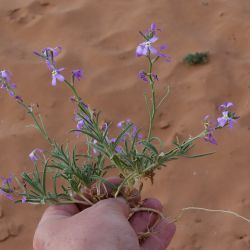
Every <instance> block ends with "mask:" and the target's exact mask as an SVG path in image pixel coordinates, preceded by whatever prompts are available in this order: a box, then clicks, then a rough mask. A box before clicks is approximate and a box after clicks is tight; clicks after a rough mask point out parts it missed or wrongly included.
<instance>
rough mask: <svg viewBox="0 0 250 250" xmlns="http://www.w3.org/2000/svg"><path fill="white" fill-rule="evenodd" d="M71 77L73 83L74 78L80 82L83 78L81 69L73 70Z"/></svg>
mask: <svg viewBox="0 0 250 250" xmlns="http://www.w3.org/2000/svg"><path fill="white" fill-rule="evenodd" d="M72 77H73V81H74V80H75V78H76V79H77V80H78V81H80V80H81V78H82V77H83V70H82V69H77V70H73V71H72Z"/></svg>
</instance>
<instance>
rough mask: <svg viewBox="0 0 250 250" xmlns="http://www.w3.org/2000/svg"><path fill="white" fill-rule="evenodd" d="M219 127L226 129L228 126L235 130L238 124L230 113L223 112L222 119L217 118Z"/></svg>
mask: <svg viewBox="0 0 250 250" xmlns="http://www.w3.org/2000/svg"><path fill="white" fill-rule="evenodd" d="M217 122H218V125H217V126H218V127H221V128H223V127H225V125H227V124H228V127H229V128H233V125H234V123H235V122H236V121H235V119H234V118H233V117H231V113H230V112H228V111H223V112H222V117H219V118H217Z"/></svg>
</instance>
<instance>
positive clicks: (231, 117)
mask: <svg viewBox="0 0 250 250" xmlns="http://www.w3.org/2000/svg"><path fill="white" fill-rule="evenodd" d="M160 32H161V30H160V29H159V28H158V27H157V26H156V25H155V24H152V25H151V27H150V28H149V29H148V30H146V31H144V32H139V34H140V35H141V39H142V40H141V43H139V45H138V46H137V47H136V49H135V56H137V57H138V60H139V58H140V59H145V60H146V61H147V64H148V67H147V69H142V70H141V71H140V72H139V79H140V80H141V81H143V82H145V85H144V87H145V88H150V90H151V92H150V93H151V96H146V95H145V100H146V106H147V110H148V113H149V125H148V130H147V132H146V133H145V132H142V131H141V130H140V129H139V128H138V127H137V126H136V125H135V124H134V123H133V121H131V120H130V119H128V118H126V117H124V120H123V121H121V122H119V123H118V124H117V127H118V128H119V133H118V134H117V135H116V136H115V137H114V136H110V135H111V134H114V133H111V130H112V127H114V126H115V125H113V124H111V123H110V122H105V121H103V118H101V116H100V113H99V112H97V111H95V110H94V109H93V108H91V107H90V106H89V105H88V104H86V103H85V102H84V98H83V99H82V98H81V97H80V96H79V94H78V91H77V89H76V86H77V85H78V84H79V83H78V82H79V81H80V80H82V78H83V75H84V72H83V70H82V69H74V70H72V71H71V72H70V73H68V72H66V70H65V69H64V68H63V67H61V66H58V65H57V62H56V59H57V56H58V55H59V54H60V52H61V50H62V48H61V47H56V48H49V47H48V48H44V49H42V51H41V52H34V54H35V55H36V56H37V59H38V60H41V62H43V63H45V65H46V66H47V68H48V71H49V73H50V75H51V85H52V86H54V87H58V88H61V87H68V88H69V90H70V91H71V93H72V97H71V98H70V99H71V102H72V103H73V107H74V117H75V122H76V123H75V128H73V129H72V133H74V134H75V136H78V137H82V139H83V140H84V141H85V143H86V145H87V148H86V152H82V151H80V150H78V149H77V147H76V146H74V147H73V148H70V147H69V146H68V145H60V144H59V143H57V142H56V141H55V140H54V139H53V137H52V136H51V135H50V134H49V133H48V131H47V130H46V126H45V125H44V123H43V121H42V117H41V115H40V114H39V112H38V108H37V107H36V106H35V105H30V104H29V103H27V102H26V101H25V100H24V99H23V98H22V97H21V96H20V95H19V94H18V93H17V88H16V84H14V83H13V82H12V74H11V73H10V72H9V71H8V70H1V71H0V84H1V88H2V89H3V91H6V92H7V93H8V94H9V95H10V96H11V97H12V98H13V99H14V100H15V101H16V102H17V103H18V104H19V105H20V106H21V107H22V108H24V109H25V110H26V111H27V114H28V115H29V116H30V117H31V118H32V119H33V122H34V124H33V126H34V128H35V129H37V131H38V132H39V133H40V134H41V135H42V136H43V137H44V139H45V140H47V142H48V144H49V145H50V147H49V150H48V149H47V150H45V149H42V148H36V147H35V148H34V150H33V151H32V152H30V154H29V158H30V160H31V162H32V163H33V165H34V166H33V167H30V171H29V172H23V173H22V174H21V176H12V175H11V176H9V177H1V180H2V185H1V187H0V194H1V195H3V196H5V197H6V198H7V199H10V200H12V201H14V202H16V203H31V204H69V203H80V204H84V205H89V206H91V205H93V204H94V203H96V202H98V201H99V200H101V199H106V198H109V197H117V196H123V197H124V198H125V199H126V200H127V201H128V202H129V204H130V206H131V207H139V206H140V204H139V201H137V200H136V199H134V198H135V190H137V194H136V195H137V196H138V195H140V192H141V190H142V187H143V185H142V183H143V180H144V179H146V178H149V179H150V180H151V181H152V183H153V179H154V175H155V173H156V172H157V171H159V170H160V169H161V168H164V167H166V166H167V165H168V164H170V161H172V160H176V159H178V158H180V157H187V158H194V157H202V156H206V155H209V154H211V153H205V154H201V155H191V154H190V152H189V151H190V149H191V148H192V147H193V144H194V142H195V141H196V140H198V139H203V140H204V142H209V143H212V144H217V141H216V139H215V133H216V132H217V130H219V129H222V128H225V127H229V128H232V127H233V126H234V124H235V123H236V120H237V119H238V116H237V115H236V114H235V113H234V112H232V111H231V109H233V103H232V102H225V103H223V104H221V105H220V106H219V107H218V118H217V119H213V118H212V117H211V116H210V115H206V116H205V114H204V118H203V120H202V122H201V129H202V128H203V129H202V130H201V132H199V133H198V135H197V136H194V137H188V138H187V139H186V140H184V141H180V140H178V139H177V140H176V141H175V142H174V143H173V146H172V148H171V149H170V150H166V149H165V148H162V147H159V143H158V142H159V141H160V139H159V138H157V137H155V136H153V131H152V128H153V124H154V119H155V114H156V112H157V111H158V109H159V108H160V107H161V104H162V103H163V102H164V101H165V100H166V98H167V96H168V91H166V93H164V94H163V96H162V97H161V98H160V99H159V100H157V99H156V96H155V88H157V85H158V84H159V82H160V77H158V75H157V72H155V71H154V65H155V64H156V63H159V62H160V61H163V63H166V67H167V63H169V62H171V57H170V55H168V54H166V53H165V50H166V49H167V45H166V44H160V45H157V43H158V40H159V38H158V35H159V34H160ZM69 74H70V77H69V80H68V79H67V77H66V76H67V75H69ZM76 82H77V84H76ZM72 113H73V112H72ZM198 122H200V121H198ZM202 125H203V126H202ZM34 146H35V145H34ZM113 169H116V171H117V176H118V177H119V178H120V180H121V181H120V182H119V183H118V184H117V185H114V183H113V182H112V181H109V179H108V178H106V176H107V173H109V171H110V170H113ZM10 172H11V171H10ZM107 189H110V190H111V191H110V190H109V191H107Z"/></svg>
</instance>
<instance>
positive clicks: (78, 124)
mask: <svg viewBox="0 0 250 250" xmlns="http://www.w3.org/2000/svg"><path fill="white" fill-rule="evenodd" d="M84 125H85V121H84V120H80V121H78V122H77V125H76V128H77V129H78V130H81V129H82V128H83V127H84Z"/></svg>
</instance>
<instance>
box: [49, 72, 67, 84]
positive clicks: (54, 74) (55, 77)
mask: <svg viewBox="0 0 250 250" xmlns="http://www.w3.org/2000/svg"><path fill="white" fill-rule="evenodd" d="M63 70H64V68H60V69H54V70H53V71H52V86H56V80H58V81H60V82H63V81H64V79H65V78H64V76H63V75H61V74H60V72H61V71H63Z"/></svg>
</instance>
